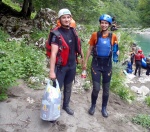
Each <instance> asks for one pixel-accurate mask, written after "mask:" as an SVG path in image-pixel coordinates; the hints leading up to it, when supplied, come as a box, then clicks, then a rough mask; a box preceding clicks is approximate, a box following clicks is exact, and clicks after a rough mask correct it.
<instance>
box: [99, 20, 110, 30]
mask: <svg viewBox="0 0 150 132" xmlns="http://www.w3.org/2000/svg"><path fill="white" fill-rule="evenodd" d="M100 26H101V29H102V30H103V31H106V30H108V28H109V22H107V21H104V20H102V21H101V22H100Z"/></svg>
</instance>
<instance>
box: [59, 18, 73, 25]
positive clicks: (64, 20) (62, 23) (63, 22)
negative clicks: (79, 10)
mask: <svg viewBox="0 0 150 132" xmlns="http://www.w3.org/2000/svg"><path fill="white" fill-rule="evenodd" d="M60 22H61V25H62V26H65V27H67V26H70V22H71V16H70V15H63V16H61V17H60Z"/></svg>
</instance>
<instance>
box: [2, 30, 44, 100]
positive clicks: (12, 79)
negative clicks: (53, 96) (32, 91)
mask: <svg viewBox="0 0 150 132" xmlns="http://www.w3.org/2000/svg"><path fill="white" fill-rule="evenodd" d="M0 34H2V36H7V35H6V34H5V33H4V32H2V31H0ZM0 49H1V50H0V96H2V97H3V98H4V95H5V93H6V91H7V89H8V88H9V87H10V86H13V85H15V84H16V80H17V79H20V78H23V79H25V80H26V79H28V78H29V77H31V76H34V77H37V76H41V75H44V74H45V70H44V69H45V66H46V64H45V54H44V53H43V51H41V50H39V49H36V47H35V46H32V45H26V44H24V42H23V41H21V42H16V41H11V42H8V41H7V40H6V38H3V37H2V39H1V40H0Z"/></svg>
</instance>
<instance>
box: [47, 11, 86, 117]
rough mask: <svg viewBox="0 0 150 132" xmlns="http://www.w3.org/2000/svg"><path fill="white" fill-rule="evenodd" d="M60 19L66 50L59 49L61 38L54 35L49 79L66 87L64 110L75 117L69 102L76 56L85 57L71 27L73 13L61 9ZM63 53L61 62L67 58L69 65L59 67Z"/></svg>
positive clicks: (60, 31)
mask: <svg viewBox="0 0 150 132" xmlns="http://www.w3.org/2000/svg"><path fill="white" fill-rule="evenodd" d="M58 18H59V21H60V23H61V26H60V27H58V29H57V30H58V31H59V33H60V35H61V37H60V38H63V39H62V42H61V45H63V46H62V47H64V46H65V49H60V48H59V47H60V45H59V44H60V43H59V42H60V38H59V37H56V36H55V35H53V36H52V41H51V58H50V73H49V77H50V79H52V80H55V79H57V80H58V82H59V86H60V88H61V89H62V87H64V89H63V106H62V108H63V109H64V110H65V111H66V112H67V113H68V114H69V115H73V114H74V111H73V110H72V109H71V108H70V106H69V102H70V98H71V91H72V82H73V80H74V78H75V74H76V57H77V56H76V54H81V57H83V53H82V50H81V43H80V39H79V37H78V36H77V34H76V31H75V29H74V28H72V27H70V22H71V19H72V15H71V12H70V11H69V10H68V9H61V10H60V11H59V12H58ZM60 52H61V53H60ZM62 52H63V53H64V54H65V55H63V56H62V58H63V59H61V61H63V60H66V58H67V63H66V64H65V65H57V64H56V62H57V60H58V59H57V57H58V54H59V55H62V54H63V53H62Z"/></svg>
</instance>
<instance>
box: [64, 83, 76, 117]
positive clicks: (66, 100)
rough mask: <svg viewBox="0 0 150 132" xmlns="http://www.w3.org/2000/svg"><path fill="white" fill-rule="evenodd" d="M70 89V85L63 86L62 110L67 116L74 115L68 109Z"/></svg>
mask: <svg viewBox="0 0 150 132" xmlns="http://www.w3.org/2000/svg"><path fill="white" fill-rule="evenodd" d="M71 88H72V83H70V84H67V85H66V86H64V99H63V109H64V110H65V111H66V112H67V113H68V114H69V115H73V114H74V111H73V110H72V109H70V107H69V102H70V96H71Z"/></svg>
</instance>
